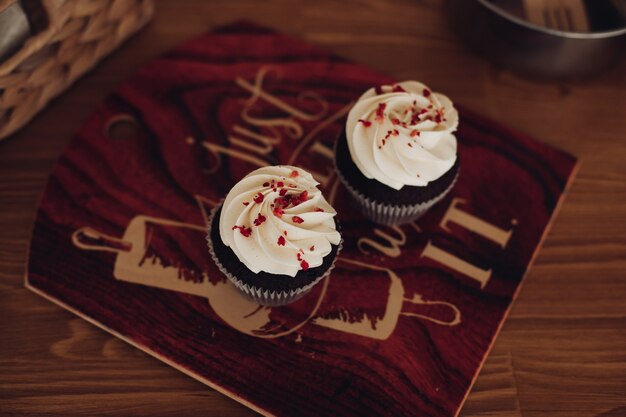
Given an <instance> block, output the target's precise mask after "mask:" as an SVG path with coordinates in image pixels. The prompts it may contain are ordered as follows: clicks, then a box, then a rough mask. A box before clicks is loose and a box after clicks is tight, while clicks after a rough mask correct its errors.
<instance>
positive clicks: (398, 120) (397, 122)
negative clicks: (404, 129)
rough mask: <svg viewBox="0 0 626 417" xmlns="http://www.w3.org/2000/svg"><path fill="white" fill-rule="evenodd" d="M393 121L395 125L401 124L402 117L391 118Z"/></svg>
mask: <svg viewBox="0 0 626 417" xmlns="http://www.w3.org/2000/svg"><path fill="white" fill-rule="evenodd" d="M391 123H392V124H394V125H399V124H400V119H395V118H394V119H391Z"/></svg>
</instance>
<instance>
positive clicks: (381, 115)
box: [376, 103, 387, 123]
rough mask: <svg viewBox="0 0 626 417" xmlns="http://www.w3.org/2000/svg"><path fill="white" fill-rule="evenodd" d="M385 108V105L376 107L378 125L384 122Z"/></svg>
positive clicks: (381, 104) (379, 104) (380, 104)
mask: <svg viewBox="0 0 626 417" xmlns="http://www.w3.org/2000/svg"><path fill="white" fill-rule="evenodd" d="M386 107H387V104H385V103H378V107H377V108H376V121H377V122H378V123H382V122H383V121H384V118H385V108H386Z"/></svg>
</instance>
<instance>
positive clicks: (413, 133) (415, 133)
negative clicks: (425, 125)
mask: <svg viewBox="0 0 626 417" xmlns="http://www.w3.org/2000/svg"><path fill="white" fill-rule="evenodd" d="M419 135H420V131H419V130H412V131H411V137H412V138H414V137H415V136H419Z"/></svg>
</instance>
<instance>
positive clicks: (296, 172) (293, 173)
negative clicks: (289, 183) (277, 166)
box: [289, 169, 300, 178]
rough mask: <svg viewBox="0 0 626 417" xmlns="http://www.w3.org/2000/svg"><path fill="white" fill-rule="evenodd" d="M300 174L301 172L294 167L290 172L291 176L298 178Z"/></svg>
mask: <svg viewBox="0 0 626 417" xmlns="http://www.w3.org/2000/svg"><path fill="white" fill-rule="evenodd" d="M298 175H300V173H299V172H298V171H296V170H295V169H294V170H293V171H291V174H289V178H296V177H297V176H298Z"/></svg>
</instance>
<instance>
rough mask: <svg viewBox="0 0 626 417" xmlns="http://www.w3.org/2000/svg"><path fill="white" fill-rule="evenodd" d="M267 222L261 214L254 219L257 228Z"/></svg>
mask: <svg viewBox="0 0 626 417" xmlns="http://www.w3.org/2000/svg"><path fill="white" fill-rule="evenodd" d="M265 220H267V219H266V218H265V216H264V215H262V214H261V213H259V215H258V216H257V217H256V219H254V225H255V226H260V225H261V224H263V222H264V221H265Z"/></svg>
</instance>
